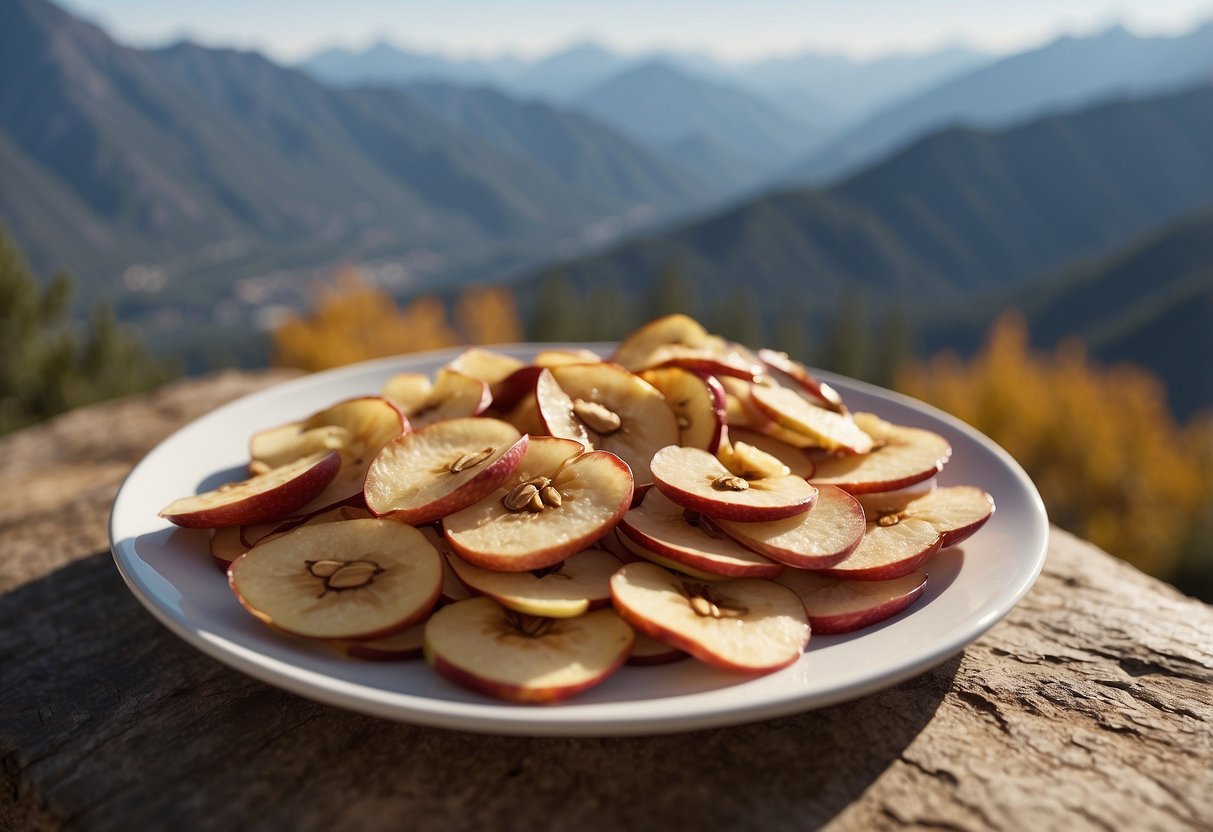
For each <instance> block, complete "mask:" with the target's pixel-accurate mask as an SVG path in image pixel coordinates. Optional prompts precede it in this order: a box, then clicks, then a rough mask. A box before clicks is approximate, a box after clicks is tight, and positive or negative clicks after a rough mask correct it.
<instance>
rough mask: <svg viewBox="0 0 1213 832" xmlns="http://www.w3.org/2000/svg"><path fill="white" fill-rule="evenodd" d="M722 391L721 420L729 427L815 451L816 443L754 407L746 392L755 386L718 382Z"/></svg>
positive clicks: (729, 380)
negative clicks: (722, 411)
mask: <svg viewBox="0 0 1213 832" xmlns="http://www.w3.org/2000/svg"><path fill="white" fill-rule="evenodd" d="M720 383H721V385H722V386H723V387H724V391H725V420H726V422H727V424H728V427H729V428H740V429H745V430H749V431H751V432H753V433H758V434H762V435H763V436H768V437H770V438H771V439H775V440H778V441H780V442H783V443H784V444H785V445H789V446H791V447H793V448H799V449H806V448H819V447H821V446H820V443H819V442H818V441H817V440H816V439H814V438H812V437H810V436H806V435H805V434H802V433H797V432H796V431H794V430H789V429H788V428H785V427H783V426H782V425H780V424H779V423H778V422H776V421H774V420H773V419H771V418H770V417H769V416H767V415H766V414H765V413H764V412H762V411H761V410H759V409H758V407H757V406H756V405H755V404H754V400H753V397H752V396H751V395H750V391H751V390H752V389H753V388H754V387H755V385H754V384H753V383H751V382H748V381H743V380H742V379H739V378H725V377H722V378H721V379H720Z"/></svg>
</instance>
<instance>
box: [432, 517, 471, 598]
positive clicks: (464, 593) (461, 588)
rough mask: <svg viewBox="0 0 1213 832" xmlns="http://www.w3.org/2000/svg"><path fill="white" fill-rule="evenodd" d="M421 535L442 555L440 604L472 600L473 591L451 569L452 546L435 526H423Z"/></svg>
mask: <svg viewBox="0 0 1213 832" xmlns="http://www.w3.org/2000/svg"><path fill="white" fill-rule="evenodd" d="M421 533H422V534H423V535H425V539H426V540H428V541H429V543H430V545H431V546H433V547H434V548H435V549H437V550H438V554H440V555H442V596H441V597H440V598H439V599H438V603H439V604H453V603H455V602H456V601H466V600H467V599H469V598H471V597H472V593H471V591H470V590H469V589H468V588H467V587H466V586H465V585H464V583H463V581H461V580H459V576H458V575H456V574H455V570H454V569H452V568H451V558H452V557H454V556H455V554H454V552H452V551H451V545H450V544H449V543H447V540H446V538H445V537H443V536H442V533H441V532H440V531H438V530H437V529H435V528H434V527H433V526H422V527H421Z"/></svg>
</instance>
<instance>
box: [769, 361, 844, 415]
mask: <svg viewBox="0 0 1213 832" xmlns="http://www.w3.org/2000/svg"><path fill="white" fill-rule="evenodd" d="M758 357H759V359H761V360H762V363H763V364H765V365H766V366H767V367H768V368H770V370H771V376H772V377H773V378H774V379H775V380H776V381H778V382H779V384H780V385H781V386H783V387H790V388H794V389H796V390H799V391H801V392H803V393H805V394H806V395H807V396H808V397H809V399H810V401H812V402H813V403H814V404H815V405H817V406H818V407H824V408H827V409H828V410H833V411H836V412H838V413H843V412H845V411H846V407H845V406H844V405H843V403H842V396H840V395H838V391H837V390H835V389H834V388H833V387H831V386H830V385H828V384H826V383H825V382H824V381H822V380H821V379H819V378H817V376H815V375H813V373H812V372H810V371H809V368H808V367H806V366H805V365H803V364H801V363H800V362H799V361H797V360H795V359H794V358H791V357H789V356H788V354H787V353H786V352H778V351H776V350H769V349H760V350H759V351H758Z"/></svg>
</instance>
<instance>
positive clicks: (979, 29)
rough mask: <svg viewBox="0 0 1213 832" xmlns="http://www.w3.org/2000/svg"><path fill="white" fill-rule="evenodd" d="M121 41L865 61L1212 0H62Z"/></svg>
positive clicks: (1001, 43) (1005, 47)
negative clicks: (672, 52)
mask: <svg viewBox="0 0 1213 832" xmlns="http://www.w3.org/2000/svg"><path fill="white" fill-rule="evenodd" d="M61 1H62V2H64V5H66V7H67V8H69V9H71V10H72V11H74V12H76V13H79V14H82V15H83V16H85V17H86V18H88V19H90V20H93V21H94V22H97V23H99V24H101V25H102V26H104V27H105V28H106V29H107V30H108V31H110V33H111V34H113V35H114V36H115V37H117V38H118V39H119V40H121V41H124V42H126V43H132V44H137V45H156V44H161V43H165V42H168V41H172V40H177V39H179V38H182V37H188V38H190V39H192V40H196V41H200V42H202V43H205V44H207V45H212V46H218V45H224V46H236V47H241V48H255V49H259V50H261V51H263V52H266V53H268V54H270V55H271V56H273V57H275V58H277V59H279V60H283V61H291V60H296V59H298V58H301V57H303V56H305V55H307V54H309V53H311V52H313V51H315V50H317V49H319V48H322V47H325V46H332V45H344V46H354V47H358V46H364V45H366V44H368V43H370V42H372V41H373V40H375V39H378V38H386V39H388V40H391V41H392V42H394V43H397V44H399V45H401V46H406V47H413V48H420V49H424V50H427V51H442V52H448V53H454V54H461V55H481V56H484V55H492V54H499V53H502V52H513V53H516V54H524V55H536V54H542V53H545V52H549V51H553V50H555V49H558V48H559V47H561V46H563V45H566V44H568V43H571V42H574V41H578V40H584V39H587V38H590V39H594V40H598V41H600V42H602V43H604V44H606V45H608V46H612V47H614V48H617V49H620V50H622V51H628V52H639V51H644V50H647V49H653V48H659V47H660V48H675V49H687V50H692V49H693V50H703V51H707V52H710V53H712V54H714V55H716V56H717V57H722V58H726V59H735V60H748V59H756V58H761V57H765V56H768V55H777V54H790V53H793V52H797V51H803V50H805V49H813V50H815V51H829V52H842V53H846V54H849V55H852V56H859V57H866V56H872V55H878V54H884V53H889V52H906V51H909V52H916V51H923V50H926V49H930V48H934V47H938V46H941V45H944V44H949V43H965V44H968V45H971V46H976V47H979V48H984V49H987V50H990V51H996V52H1006V51H1013V50H1015V49H1018V48H1023V47H1027V46H1031V45H1034V44H1037V43H1040V42H1043V41H1045V40H1047V39H1049V38H1051V37H1054V36H1056V35H1058V34H1061V33H1068V34H1086V33H1089V32H1092V31H1095V30H1098V29H1102V28H1105V27H1107V26H1108V25H1110V24H1112V23H1118V22H1119V23H1124V24H1125V25H1127V26H1128V27H1129V28H1130V29H1133V30H1134V31H1137V32H1140V33H1151V34H1153V33H1160V32H1178V31H1183V30H1185V29H1188V28H1190V27H1191V26H1192V25H1193V24H1195V23H1196V22H1199V21H1201V20H1207V19H1211V18H1213V0H1152V2H1142V1H1141V0H1137V1H1136V2H1107V1H1106V0H1068V1H1065V2H1058V0H1002V2H992V1H991V0H802V1H801V2H794V0H748V2H744V3H741V2H720V0H665V2H654V0H526V2H510V3H504V2H489V0H447V2H418V0H346V2H341V3H334V2H331V0H174V2H164V0H61Z"/></svg>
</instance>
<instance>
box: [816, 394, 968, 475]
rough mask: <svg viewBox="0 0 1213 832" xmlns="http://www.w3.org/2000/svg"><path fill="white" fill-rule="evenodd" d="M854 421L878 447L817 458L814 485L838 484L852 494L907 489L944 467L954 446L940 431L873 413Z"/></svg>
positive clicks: (858, 414) (862, 414) (859, 414)
mask: <svg viewBox="0 0 1213 832" xmlns="http://www.w3.org/2000/svg"><path fill="white" fill-rule="evenodd" d="M855 424H856V425H858V427H859V429H860V430H862V431H863V432H864V433H866V434H868V436H870V437H872V440H873V442H874V443H875V447H873V449H872V450H871V451H870V452H869V453H866V454H861V455H855V454H850V455H844V456H833V455H824V454H823V455H820V456H817V457H816V458H815V463H816V465H817V471H816V472H815V473H814V474H813V476H812V481H813V483H814V484H815V485H823V484H824V485H837V486H838V487H839V488H841V489H843V490H845V491H849V492H851V493H852V494H868V493H871V492H874V491H893V490H896V489H899V488H905V487H906V486H907V485H913V484H915V483H918V482H922V481H924V480H929V479H930V478H931V477H933V476H935V475H936V474H938V473H939V472H940V471H942V470H943V466H944V465H945V464H946V463H947V461H948V458H949V457H951V455H952V446H951V445H949V444H948V440H946V439H944V438H943V437H942V436H940V435H939V434H938V433H935V432H933V431H929V430H923V429H922V428H911V427H903V426H901V425H894V424H892V423H890V422H886V421H885V420H884V419H881V418H880V417H879V416H876V415H874V414H872V413H856V414H855Z"/></svg>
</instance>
